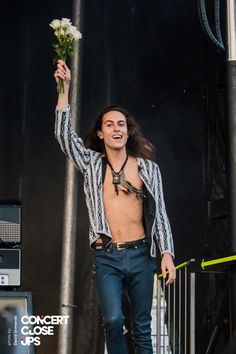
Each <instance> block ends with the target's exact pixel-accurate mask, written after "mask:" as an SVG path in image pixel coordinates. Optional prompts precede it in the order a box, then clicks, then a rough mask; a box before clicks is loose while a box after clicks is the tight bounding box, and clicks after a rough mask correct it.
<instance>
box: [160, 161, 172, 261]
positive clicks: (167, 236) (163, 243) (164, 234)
mask: <svg viewBox="0 0 236 354" xmlns="http://www.w3.org/2000/svg"><path fill="white" fill-rule="evenodd" d="M156 167H157V169H156V171H157V172H156V178H157V179H156V188H157V196H156V197H157V199H158V203H157V204H158V210H157V228H158V236H157V238H158V239H157V241H158V245H159V248H160V251H161V254H164V253H166V252H168V253H170V254H171V255H172V256H173V257H174V245H173V237H172V231H171V227H170V222H169V218H168V216H167V212H166V207H165V201H164V194H163V186H162V177H161V172H160V169H159V167H158V166H157V165H156Z"/></svg>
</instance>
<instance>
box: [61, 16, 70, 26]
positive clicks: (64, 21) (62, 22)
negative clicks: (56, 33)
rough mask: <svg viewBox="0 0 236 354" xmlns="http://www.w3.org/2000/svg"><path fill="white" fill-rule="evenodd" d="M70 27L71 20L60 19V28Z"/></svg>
mask: <svg viewBox="0 0 236 354" xmlns="http://www.w3.org/2000/svg"><path fill="white" fill-rule="evenodd" d="M70 25H71V20H70V19H69V18H64V17H63V18H62V19H61V26H62V27H69V26H70Z"/></svg>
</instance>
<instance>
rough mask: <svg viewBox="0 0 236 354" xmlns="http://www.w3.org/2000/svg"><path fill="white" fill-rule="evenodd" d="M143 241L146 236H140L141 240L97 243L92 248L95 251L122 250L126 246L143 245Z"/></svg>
mask: <svg viewBox="0 0 236 354" xmlns="http://www.w3.org/2000/svg"><path fill="white" fill-rule="evenodd" d="M145 243H147V239H146V238H142V239H141V240H135V241H127V242H112V243H110V244H109V245H104V244H102V243H97V244H95V245H94V250H95V251H108V250H116V251H122V250H126V249H127V248H134V247H137V246H141V245H144V244H145Z"/></svg>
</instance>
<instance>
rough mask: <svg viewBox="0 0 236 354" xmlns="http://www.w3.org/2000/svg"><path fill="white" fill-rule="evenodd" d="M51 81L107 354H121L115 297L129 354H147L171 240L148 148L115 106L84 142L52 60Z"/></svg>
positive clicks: (170, 277) (171, 275) (124, 352)
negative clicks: (82, 209) (127, 323)
mask: <svg viewBox="0 0 236 354" xmlns="http://www.w3.org/2000/svg"><path fill="white" fill-rule="evenodd" d="M54 77H55V79H56V80H58V79H59V78H61V79H62V80H63V81H64V89H65V90H64V93H63V94H59V96H58V103H57V109H56V125H55V135H56V138H57V140H58V141H59V143H60V145H61V148H62V150H63V151H64V153H65V154H66V155H67V157H68V158H70V159H71V160H72V162H73V163H74V164H75V166H76V167H77V168H78V169H79V170H80V172H81V173H82V174H83V175H84V191H85V196H86V203H87V207H88V212H89V219H90V232H89V239H90V246H91V248H92V255H93V259H94V264H95V267H96V286H97V290H98V296H99V300H100V303H101V308H102V311H103V315H104V323H105V329H106V344H107V349H108V353H109V354H128V348H127V344H126V342H125V337H124V335H123V333H124V328H123V327H124V315H123V311H122V294H123V293H124V292H126V294H127V296H128V297H129V299H130V303H131V319H132V335H133V340H134V346H135V350H136V354H152V353H153V350H152V342H151V329H150V324H151V306H152V294H153V276H154V273H155V268H156V264H155V257H156V252H157V249H158V248H159V250H160V252H161V255H162V261H161V269H162V272H163V275H164V278H166V284H167V285H169V284H171V283H172V282H173V281H174V279H175V267H174V264H173V254H174V250H173V241H172V234H171V229H170V225H169V220H168V217H167V215H166V210H165V204H164V198H163V191H162V182H161V175H160V171H159V168H158V166H157V164H156V163H155V162H153V161H152V159H151V158H152V156H153V146H152V145H151V143H150V142H148V140H146V139H145V138H144V137H143V136H142V133H141V131H140V130H139V127H138V125H137V123H136V122H135V120H134V119H133V118H132V117H131V116H130V115H129V113H128V112H127V111H126V110H124V109H122V108H120V107H108V108H106V109H105V110H104V111H103V112H101V114H100V115H99V116H98V117H97V119H96V120H95V122H94V124H93V127H92V128H91V130H90V132H89V134H88V136H87V138H86V139H85V142H83V141H82V139H81V138H80V137H78V136H77V134H76V133H75V132H74V131H73V130H72V129H71V126H70V107H69V102H68V92H69V86H70V80H71V74H70V70H69V68H68V67H67V66H66V64H65V63H64V62H63V61H60V60H59V61H58V65H57V70H56V71H55V74H54Z"/></svg>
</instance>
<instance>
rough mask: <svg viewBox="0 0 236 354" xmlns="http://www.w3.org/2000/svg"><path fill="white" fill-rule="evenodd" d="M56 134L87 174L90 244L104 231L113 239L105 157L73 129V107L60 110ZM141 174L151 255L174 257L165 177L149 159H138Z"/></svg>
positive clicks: (86, 194) (70, 157)
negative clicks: (106, 207)
mask: <svg viewBox="0 0 236 354" xmlns="http://www.w3.org/2000/svg"><path fill="white" fill-rule="evenodd" d="M55 136H56V139H57V140H58V142H59V144H60V146H61V149H62V150H63V152H64V153H65V154H66V155H67V157H68V158H69V159H70V160H71V161H72V162H73V163H74V165H75V167H76V168H77V169H78V170H79V171H80V172H81V173H82V174H83V176H84V192H85V198H86V204H87V207H88V213H89V220H90V228H89V241H90V246H91V245H92V244H93V243H94V242H95V241H96V240H97V239H98V238H99V237H100V235H101V234H103V235H105V236H107V237H108V238H109V239H110V240H111V239H112V236H111V232H110V229H109V225H108V222H107V220H106V216H105V212H104V205H103V178H104V172H103V171H104V165H105V159H104V158H103V157H104V155H102V154H101V153H99V152H96V151H93V150H91V149H87V148H85V146H84V144H83V141H82V139H81V138H80V137H79V136H78V135H77V134H76V133H75V132H74V131H73V130H72V129H71V113H70V108H69V107H68V108H66V109H56V122H55ZM137 161H138V166H139V175H140V178H141V180H142V181H143V184H144V193H145V195H146V196H147V198H144V207H143V209H144V224H145V225H144V226H145V232H146V235H147V237H148V239H149V242H150V254H151V256H152V257H156V254H157V248H159V250H160V252H161V254H163V253H165V252H168V253H170V254H172V255H173V256H174V248H173V240H172V233H171V228H170V224H169V220H168V217H167V214H166V209H165V202H164V198H163V190H162V180H161V174H160V170H159V167H158V165H157V164H156V163H155V162H153V161H151V160H147V159H143V158H137Z"/></svg>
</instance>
